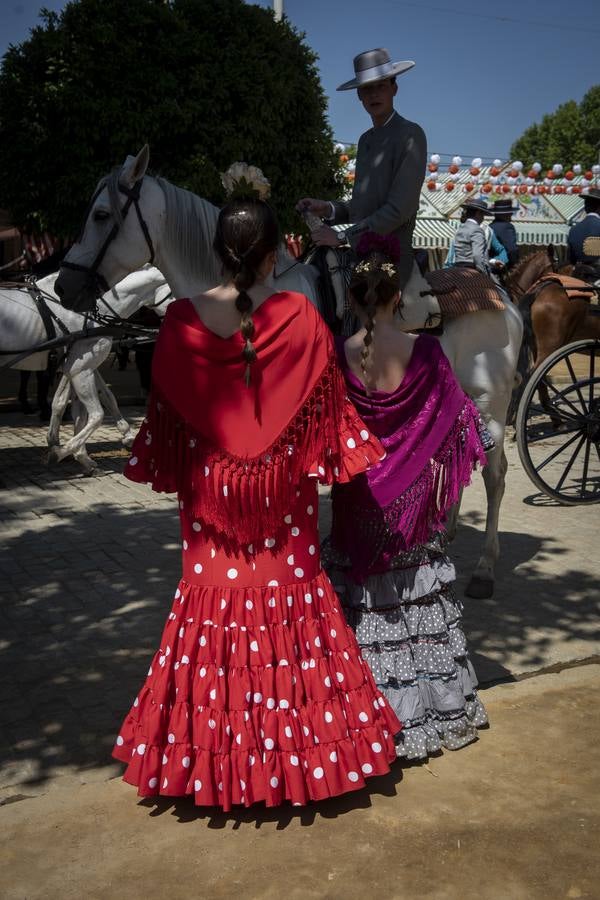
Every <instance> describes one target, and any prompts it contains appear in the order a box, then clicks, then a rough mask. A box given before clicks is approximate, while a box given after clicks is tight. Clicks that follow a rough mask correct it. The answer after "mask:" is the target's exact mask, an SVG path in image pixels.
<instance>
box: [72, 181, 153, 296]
mask: <svg viewBox="0 0 600 900" xmlns="http://www.w3.org/2000/svg"><path fill="white" fill-rule="evenodd" d="M143 180H144V179H143V178H140V180H139V181H136V183H135V184H134V186H133V187H132V188H128V187H125V186H124V185H122V184H120V183H119V184H117V187H118V189H119V192H120V193H121V194H124V195H125V197H126V198H127V199H126V200H125V203H124V204H123V207H122V209H121V222H115V223H114V225H113V227H112V228H111V230H110V232H109V234H108V236H107V237H106V240H105V241H104V243H103V244H102V246H101V247H100V249H99V251H98V253H97V254H96V258H95V259H94V261H93V263H92V264H91V265H90V266H83V265H81V264H80V263H72V262H68V261H67V260H63V261H62V263H61V268H63V269H71V270H72V271H74V272H85V273H86V275H87V276H88V278H89V280H90V281H91V282H92V283H93V284H95V285H97V286H98V287H99V288H101V290H99V291H98V293H99V294H100V293H106V292H107V291H109V290H110V285H109V284H108V282H107V281H106V279H105V277H104V275H102V273H101V272H99V271H98V268H99V267H100V264H101V262H102V260H103V259H104V257H105V255H106V251H107V250H108V248H109V247H110V245H111V243H112V242H113V241H114V239H115V238H116V236H117V234H118V233H119V229H120V227H121V223H122V222H123V221H124V220H125V219H126V218H127V213H128V212H129V210H130V209H131V207H132V206H133V207H134V208H135V211H136V213H137V218H138V223H139V226H140V228H141V230H142V234H143V235H144V237H145V239H146V243H147V244H148V249H149V251H150V259H149V262H150V264H152V263H153V262H154V244H153V243H152V238H151V236H150V231H149V229H148V226H147V224H146V222H145V220H144V217H143V215H142V211H141V209H140V203H139V200H140V192H141V189H142V182H143ZM105 187H106V185H104V184H102V185H100V187H99V188H98V190H97V191H96V193H95V194H94V196H93V197H92V199H91V200H90V202H89V205H88V208H87V210H86V213H85V217H84V220H83V226H82V228H81V231H80V237H81V235H83V231H84V229H85V225H86V222H87V220H88V217H89V215H90V213H91V211H92V209H93V207H94V203H95V202H96V200H97V199H98V197H99V196H100V194H101V193H102V191H103V190H104V188H105ZM78 240H79V239H78Z"/></svg>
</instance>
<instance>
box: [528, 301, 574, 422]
mask: <svg viewBox="0 0 600 900" xmlns="http://www.w3.org/2000/svg"><path fill="white" fill-rule="evenodd" d="M586 313H587V304H586V302H585V301H581V300H580V301H578V300H569V298H568V297H567V294H566V293H565V291H564V290H563V289H562V287H561V286H560V285H554V284H552V285H549V286H548V287H546V288H543V289H542V290H541V291H540V292H539V294H538V295H537V297H536V299H535V301H534V303H533V304H532V307H531V323H532V327H533V331H534V334H535V337H536V345H537V353H536V358H535V366H536V368H537V367H538V366H539V365H541V363H543V361H544V360H545V359H547V358H548V356H550V354H551V353H554V351H555V350H558V348H559V347H564V345H565V344H568V343H569V342H570V341H572V340H573V339H574V336H575V333H576V331H577V328H578V327H579V326H580V324H581V323H582V322H583V321H584V319H585V316H586ZM538 394H539V398H540V405H541V407H542V409H544V410H545V411H546V412H547V413H548V415H549V416H550V420H551V422H552V426H553V428H555V429H556V430H561V429H562V428H564V423H563V422H562V420H561V419H560V418H558V417H557V416H555V415H554V408H553V406H552V402H551V399H550V393H549V390H548V386H547V385H546V384H545V383H544V382H540V386H539V388H538Z"/></svg>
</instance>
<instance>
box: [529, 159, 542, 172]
mask: <svg viewBox="0 0 600 900" xmlns="http://www.w3.org/2000/svg"><path fill="white" fill-rule="evenodd" d="M531 168H532V169H533V171H534V172H535V173H536V175H537V173H538V172H541V171H542V164H541V163H539V162H534V164H533V165H532V167H531Z"/></svg>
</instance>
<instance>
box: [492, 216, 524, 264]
mask: <svg viewBox="0 0 600 900" xmlns="http://www.w3.org/2000/svg"><path fill="white" fill-rule="evenodd" d="M518 211H519V207H518V206H513V205H512V201H511V200H510V199H508V200H495V201H494V204H493V206H492V209H491V213H492V215H493V216H494V221H493V222H492V223H491V229H492V231H493V232H494V234H495V235H496V237H497V238H498V240H499V241H500V243H501V244H502V246H503V247H504V249H505V250H506V253H507V255H508V268H510V267H511V266H514V265H515V263H518V261H519V248H518V247H517V231H516V228H515V226H514V225H513V223H512V222H511V217H512V216H514V214H515V213H516V212H518Z"/></svg>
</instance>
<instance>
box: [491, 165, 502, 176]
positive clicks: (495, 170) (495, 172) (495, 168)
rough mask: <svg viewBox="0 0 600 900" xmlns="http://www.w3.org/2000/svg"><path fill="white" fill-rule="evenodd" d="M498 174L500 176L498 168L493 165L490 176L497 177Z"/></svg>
mask: <svg viewBox="0 0 600 900" xmlns="http://www.w3.org/2000/svg"><path fill="white" fill-rule="evenodd" d="M499 174H500V169H499V168H498V166H497V165H495V164H494V165H493V166H492V168H491V169H490V175H494V176H496V175H499Z"/></svg>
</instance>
